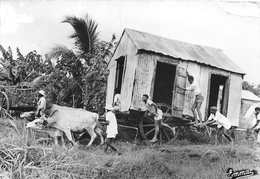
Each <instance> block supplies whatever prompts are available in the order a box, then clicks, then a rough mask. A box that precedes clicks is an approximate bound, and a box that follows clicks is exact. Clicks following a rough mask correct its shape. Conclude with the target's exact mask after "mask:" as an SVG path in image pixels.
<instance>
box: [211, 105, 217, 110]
mask: <svg viewBox="0 0 260 179" xmlns="http://www.w3.org/2000/svg"><path fill="white" fill-rule="evenodd" d="M210 110H212V111H217V110H218V108H217V107H216V106H211V107H210Z"/></svg>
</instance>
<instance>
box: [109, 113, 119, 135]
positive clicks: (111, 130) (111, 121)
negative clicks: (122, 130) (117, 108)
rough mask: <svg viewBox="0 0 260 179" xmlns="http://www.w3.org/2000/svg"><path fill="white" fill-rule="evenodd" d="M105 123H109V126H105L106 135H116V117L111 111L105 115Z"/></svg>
mask: <svg viewBox="0 0 260 179" xmlns="http://www.w3.org/2000/svg"><path fill="white" fill-rule="evenodd" d="M106 121H109V124H108V125H107V135H108V136H110V135H116V134H118V131H117V120H116V116H115V114H114V113H113V112H112V111H109V112H107V113H106Z"/></svg>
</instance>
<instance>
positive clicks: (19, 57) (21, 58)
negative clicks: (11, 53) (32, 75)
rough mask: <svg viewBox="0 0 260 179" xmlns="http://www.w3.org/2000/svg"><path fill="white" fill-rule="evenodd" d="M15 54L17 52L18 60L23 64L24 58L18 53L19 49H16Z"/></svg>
mask: <svg viewBox="0 0 260 179" xmlns="http://www.w3.org/2000/svg"><path fill="white" fill-rule="evenodd" d="M16 52H17V57H18V60H20V61H21V62H24V60H25V58H24V56H23V54H22V53H21V52H20V49H19V48H18V47H17V48H16Z"/></svg>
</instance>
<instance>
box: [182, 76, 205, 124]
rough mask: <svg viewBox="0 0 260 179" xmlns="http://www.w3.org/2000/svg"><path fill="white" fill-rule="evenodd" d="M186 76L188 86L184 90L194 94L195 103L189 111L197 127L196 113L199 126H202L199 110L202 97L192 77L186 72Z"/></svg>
mask: <svg viewBox="0 0 260 179" xmlns="http://www.w3.org/2000/svg"><path fill="white" fill-rule="evenodd" d="M187 76H188V81H189V83H190V86H188V87H187V88H186V89H185V90H186V91H193V92H194V95H195V101H194V103H193V105H192V108H191V111H192V113H193V115H194V118H195V124H196V125H197V126H198V117H197V114H196V112H197V113H198V116H199V120H200V124H202V114H201V111H200V108H201V104H202V102H203V100H204V97H203V96H202V94H201V89H200V86H199V84H198V82H197V81H196V80H195V79H194V77H193V76H192V75H190V74H189V72H188V71H187Z"/></svg>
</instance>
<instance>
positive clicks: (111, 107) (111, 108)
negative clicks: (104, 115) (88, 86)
mask: <svg viewBox="0 0 260 179" xmlns="http://www.w3.org/2000/svg"><path fill="white" fill-rule="evenodd" d="M105 109H107V110H111V111H112V110H114V107H113V106H112V104H106V107H105Z"/></svg>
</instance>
